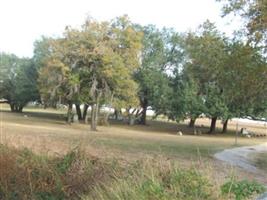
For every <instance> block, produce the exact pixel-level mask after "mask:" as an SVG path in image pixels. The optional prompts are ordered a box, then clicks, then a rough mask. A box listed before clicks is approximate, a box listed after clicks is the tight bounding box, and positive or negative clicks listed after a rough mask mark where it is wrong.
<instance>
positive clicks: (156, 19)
mask: <svg viewBox="0 0 267 200" xmlns="http://www.w3.org/2000/svg"><path fill="white" fill-rule="evenodd" d="M221 6H222V5H221V4H220V3H218V2H216V1H215V0H154V1H153V0H2V1H0V52H7V53H14V54H16V55H17V56H19V57H31V56H32V55H33V44H34V41H35V40H37V39H40V38H41V36H42V35H44V36H54V37H58V36H60V34H61V33H62V32H63V31H64V28H65V27H66V26H67V25H68V26H72V27H78V26H80V25H81V24H83V22H84V21H85V19H86V17H87V16H91V17H93V18H94V19H96V20H110V19H112V18H115V17H117V16H121V15H124V14H127V15H128V16H129V17H130V19H131V21H132V22H135V23H140V24H142V25H146V24H155V25H156V26H157V27H159V28H161V27H164V26H165V27H169V28H170V27H172V28H174V29H175V30H176V31H179V32H185V31H188V30H195V29H196V28H197V27H198V26H199V25H200V24H201V23H203V22H204V21H205V20H206V19H209V20H210V21H212V22H215V23H216V25H217V26H218V29H219V30H221V31H222V32H226V33H227V35H230V34H231V33H232V30H233V29H234V28H236V27H237V26H238V23H237V22H235V21H232V20H233V19H228V18H221Z"/></svg>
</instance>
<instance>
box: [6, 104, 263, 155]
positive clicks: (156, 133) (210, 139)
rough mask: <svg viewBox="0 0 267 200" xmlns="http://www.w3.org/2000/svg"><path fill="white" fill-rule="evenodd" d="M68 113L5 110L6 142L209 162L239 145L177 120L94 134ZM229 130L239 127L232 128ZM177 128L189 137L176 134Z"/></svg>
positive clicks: (110, 128) (251, 141)
mask: <svg viewBox="0 0 267 200" xmlns="http://www.w3.org/2000/svg"><path fill="white" fill-rule="evenodd" d="M64 112H65V111H56V110H40V109H25V112H24V113H22V114H18V113H11V112H9V111H8V109H7V108H5V109H2V112H1V115H2V131H1V141H2V143H7V144H9V145H13V146H15V147H28V148H31V149H33V150H34V151H37V152H38V151H42V152H47V153H58V154H62V153H65V152H66V151H68V150H70V149H71V148H74V147H75V146H82V147H84V148H85V149H86V150H87V151H88V152H90V153H91V154H93V155H96V156H108V157H109V156H113V157H114V156H115V157H118V158H120V157H123V158H127V159H136V158H140V157H142V158H143V157H146V156H163V157H165V158H167V159H169V158H170V159H173V158H177V159H183V160H195V159H196V158H207V159H209V158H212V156H213V154H214V153H215V152H217V151H221V150H223V149H226V148H231V147H234V135H233V134H231V133H230V134H226V135H222V134H219V133H218V134H216V135H208V134H202V135H198V136H195V135H193V130H192V129H189V128H187V126H186V124H185V123H184V124H179V125H178V124H177V123H173V122H162V121H149V122H148V125H147V126H140V125H135V126H128V125H127V124H125V123H122V122H115V121H112V122H111V125H110V126H99V127H98V131H97V132H91V131H90V126H89V125H88V124H78V123H77V124H72V125H68V124H66V123H65V121H64ZM200 123H201V125H202V126H201V131H202V132H203V133H205V132H206V131H207V130H208V128H207V127H205V126H203V124H204V125H208V123H209V122H208V120H206V121H205V120H204V121H203V119H202V120H200ZM199 125H200V124H199ZM254 126H255V125H254ZM199 127H200V126H199ZM230 127H234V126H233V125H231V124H230ZM263 128H264V127H263ZM178 130H181V131H182V132H183V133H184V135H183V136H179V135H177V134H176V133H177V131H178ZM265 141H266V139H265V138H261V139H259V138H253V139H249V138H238V145H239V146H241V145H254V144H258V143H262V142H265Z"/></svg>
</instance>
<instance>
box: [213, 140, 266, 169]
mask: <svg viewBox="0 0 267 200" xmlns="http://www.w3.org/2000/svg"><path fill="white" fill-rule="evenodd" d="M260 152H267V143H264V144H259V145H254V146H245V147H237V148H233V149H226V150H224V151H221V152H218V153H216V154H215V155H214V157H215V158H216V159H218V160H221V161H224V162H227V163H229V164H231V165H233V166H237V167H241V168H243V169H245V170H246V171H249V172H252V173H255V172H257V171H258V169H257V168H256V167H255V166H254V165H253V164H252V163H251V162H250V154H251V153H260Z"/></svg>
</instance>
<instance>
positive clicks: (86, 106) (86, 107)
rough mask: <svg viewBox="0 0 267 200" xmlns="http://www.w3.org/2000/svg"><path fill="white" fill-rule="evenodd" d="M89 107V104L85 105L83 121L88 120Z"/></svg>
mask: <svg viewBox="0 0 267 200" xmlns="http://www.w3.org/2000/svg"><path fill="white" fill-rule="evenodd" d="M88 107H89V105H88V104H84V107H83V116H82V120H85V119H86V116H87V111H88Z"/></svg>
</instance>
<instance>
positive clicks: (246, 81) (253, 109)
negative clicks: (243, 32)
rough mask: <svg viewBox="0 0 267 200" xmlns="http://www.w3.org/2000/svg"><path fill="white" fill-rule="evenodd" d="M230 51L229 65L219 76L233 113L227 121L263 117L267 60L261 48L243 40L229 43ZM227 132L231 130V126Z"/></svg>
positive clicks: (226, 100) (224, 95)
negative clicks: (261, 115)
mask: <svg viewBox="0 0 267 200" xmlns="http://www.w3.org/2000/svg"><path fill="white" fill-rule="evenodd" d="M227 52H228V56H227V60H226V64H225V66H224V68H223V69H221V71H220V76H219V77H218V82H219V84H220V85H221V86H222V90H223V95H222V96H223V97H224V99H225V100H224V101H225V103H226V105H227V108H228V111H229V112H228V113H227V114H228V116H226V118H225V120H227V119H230V118H231V117H233V116H234V117H247V116H257V115H260V113H263V112H265V110H266V102H267V98H266V97H267V95H266V90H267V87H266V85H267V76H266V74H267V64H266V59H265V58H264V57H263V56H262V55H261V53H260V51H259V49H257V48H254V47H252V46H250V45H248V44H244V43H243V42H241V41H232V42H229V44H228V50H227ZM226 123H227V122H226ZM223 131H224V132H226V131H227V124H226V125H225V126H224V130H223Z"/></svg>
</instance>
